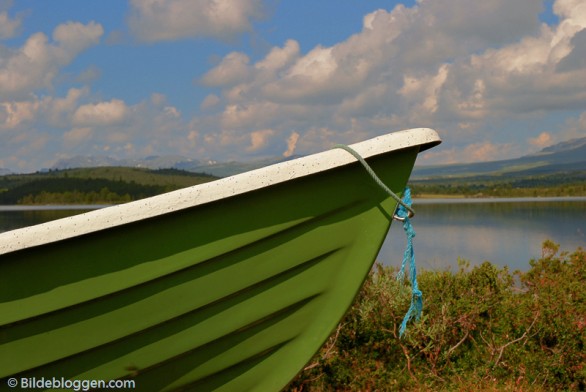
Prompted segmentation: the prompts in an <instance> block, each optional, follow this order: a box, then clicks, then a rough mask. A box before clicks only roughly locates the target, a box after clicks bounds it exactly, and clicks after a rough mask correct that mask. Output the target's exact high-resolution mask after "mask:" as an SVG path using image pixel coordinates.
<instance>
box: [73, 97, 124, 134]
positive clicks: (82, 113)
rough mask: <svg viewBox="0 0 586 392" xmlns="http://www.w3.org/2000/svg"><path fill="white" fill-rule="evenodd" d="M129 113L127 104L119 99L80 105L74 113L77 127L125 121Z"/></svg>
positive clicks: (74, 123) (108, 124)
mask: <svg viewBox="0 0 586 392" xmlns="http://www.w3.org/2000/svg"><path fill="white" fill-rule="evenodd" d="M128 114H129V109H128V106H126V104H125V103H124V102H123V101H121V100H119V99H112V100H111V101H107V102H98V103H95V104H86V105H82V106H80V107H79V108H78V109H77V110H76V111H75V113H74V114H73V121H72V123H73V125H75V126H77V127H91V126H110V125H119V124H122V123H124V121H125V120H126V118H127V116H128Z"/></svg>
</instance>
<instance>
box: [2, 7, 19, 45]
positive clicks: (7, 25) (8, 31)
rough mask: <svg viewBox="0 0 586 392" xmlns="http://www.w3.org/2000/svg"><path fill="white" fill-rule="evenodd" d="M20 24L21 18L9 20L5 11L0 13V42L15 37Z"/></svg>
mask: <svg viewBox="0 0 586 392" xmlns="http://www.w3.org/2000/svg"><path fill="white" fill-rule="evenodd" d="M21 24H22V19H21V18H16V19H10V16H8V12H7V11H3V12H0V40H2V39H8V38H12V37H14V36H16V34H18V31H19V30H20V27H21Z"/></svg>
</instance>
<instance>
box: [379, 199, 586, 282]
mask: <svg viewBox="0 0 586 392" xmlns="http://www.w3.org/2000/svg"><path fill="white" fill-rule="evenodd" d="M413 207H414V208H415V212H416V216H415V217H414V218H413V219H412V224H413V227H414V229H415V232H416V236H415V239H414V249H415V258H416V263H417V267H418V268H422V269H433V270H443V269H446V268H450V269H451V270H452V271H457V270H458V261H457V260H458V258H462V259H466V260H468V261H469V262H470V264H471V265H478V264H481V263H482V262H483V261H486V260H488V261H490V262H492V263H494V264H496V265H499V266H508V267H509V268H510V269H511V270H515V269H519V270H522V271H526V270H528V269H529V267H530V266H529V260H531V259H532V258H539V257H540V256H541V244H542V243H543V241H545V240H547V239H550V240H552V241H554V242H556V243H558V244H560V249H561V250H567V251H570V252H573V251H574V250H576V248H578V247H579V246H581V247H582V248H586V197H577V198H522V199H451V200H450V199H444V200H433V199H419V200H414V203H413ZM406 241H407V240H406V236H405V233H404V232H403V227H402V224H401V223H400V222H394V223H393V224H392V226H391V230H390V232H389V235H388V237H387V240H386V241H385V243H384V245H383V248H382V250H381V252H380V254H379V261H380V262H381V263H383V264H386V265H396V266H400V265H401V262H402V260H403V251H404V249H405V245H406Z"/></svg>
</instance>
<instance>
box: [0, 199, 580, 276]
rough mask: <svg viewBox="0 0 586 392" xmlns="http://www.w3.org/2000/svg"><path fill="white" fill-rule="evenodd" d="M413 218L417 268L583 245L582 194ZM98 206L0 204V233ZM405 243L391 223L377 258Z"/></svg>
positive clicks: (424, 209) (425, 204) (520, 261)
mask: <svg viewBox="0 0 586 392" xmlns="http://www.w3.org/2000/svg"><path fill="white" fill-rule="evenodd" d="M413 207H414V208H415V210H416V213H417V215H416V216H415V217H414V218H413V219H412V223H413V227H414V228H415V231H416V233H417V236H416V237H415V240H414V241H415V242H414V246H415V256H416V261H417V266H418V268H420V269H433V270H443V269H446V268H451V269H452V270H453V271H457V268H458V262H457V260H458V258H462V259H466V260H468V261H469V262H470V264H471V265H477V264H480V263H482V262H483V261H485V260H488V261H491V262H492V263H494V264H497V265H500V266H505V265H506V266H509V268H510V269H511V270H515V269H519V270H523V271H525V270H527V269H528V268H529V260H530V259H532V258H538V257H540V255H541V243H542V242H543V241H544V240H546V239H551V240H553V241H555V242H557V243H559V244H560V245H561V249H562V250H567V251H570V252H572V251H574V250H575V249H576V248H577V247H579V246H581V247H583V248H586V197H580V198H536V199H416V200H415V201H414V205H413ZM95 208H96V206H41V207H39V206H0V232H2V231H8V230H12V229H16V228H20V227H25V226H30V225H33V224H37V223H42V222H47V221H50V220H54V219H59V218H63V217H66V216H70V215H74V214H79V213H82V212H85V211H88V210H90V209H95ZM405 245H406V238H405V233H404V232H403V228H402V225H401V223H400V222H394V223H393V225H392V227H391V230H390V232H389V236H388V238H387V240H386V241H385V243H384V245H383V248H382V250H381V252H380V254H379V257H378V260H379V261H380V262H381V263H383V264H386V265H394V266H399V265H400V264H401V261H402V259H403V251H404V249H405Z"/></svg>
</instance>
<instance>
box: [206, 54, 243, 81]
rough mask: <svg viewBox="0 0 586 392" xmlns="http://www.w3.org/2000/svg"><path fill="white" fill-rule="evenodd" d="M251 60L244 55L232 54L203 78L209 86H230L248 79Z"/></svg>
mask: <svg viewBox="0 0 586 392" xmlns="http://www.w3.org/2000/svg"><path fill="white" fill-rule="evenodd" d="M249 61H250V59H249V58H248V56H247V55H245V54H244V53H239V52H232V53H229V54H228V55H226V57H224V59H223V60H222V61H221V62H220V64H218V65H217V66H216V67H215V68H213V69H212V70H210V71H209V72H208V73H207V74H205V76H204V77H203V78H202V82H203V83H204V84H205V85H207V86H223V87H226V86H230V85H233V84H236V83H241V82H243V81H245V80H246V79H247V78H248V75H249V74H250V69H249V67H248V63H249Z"/></svg>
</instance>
